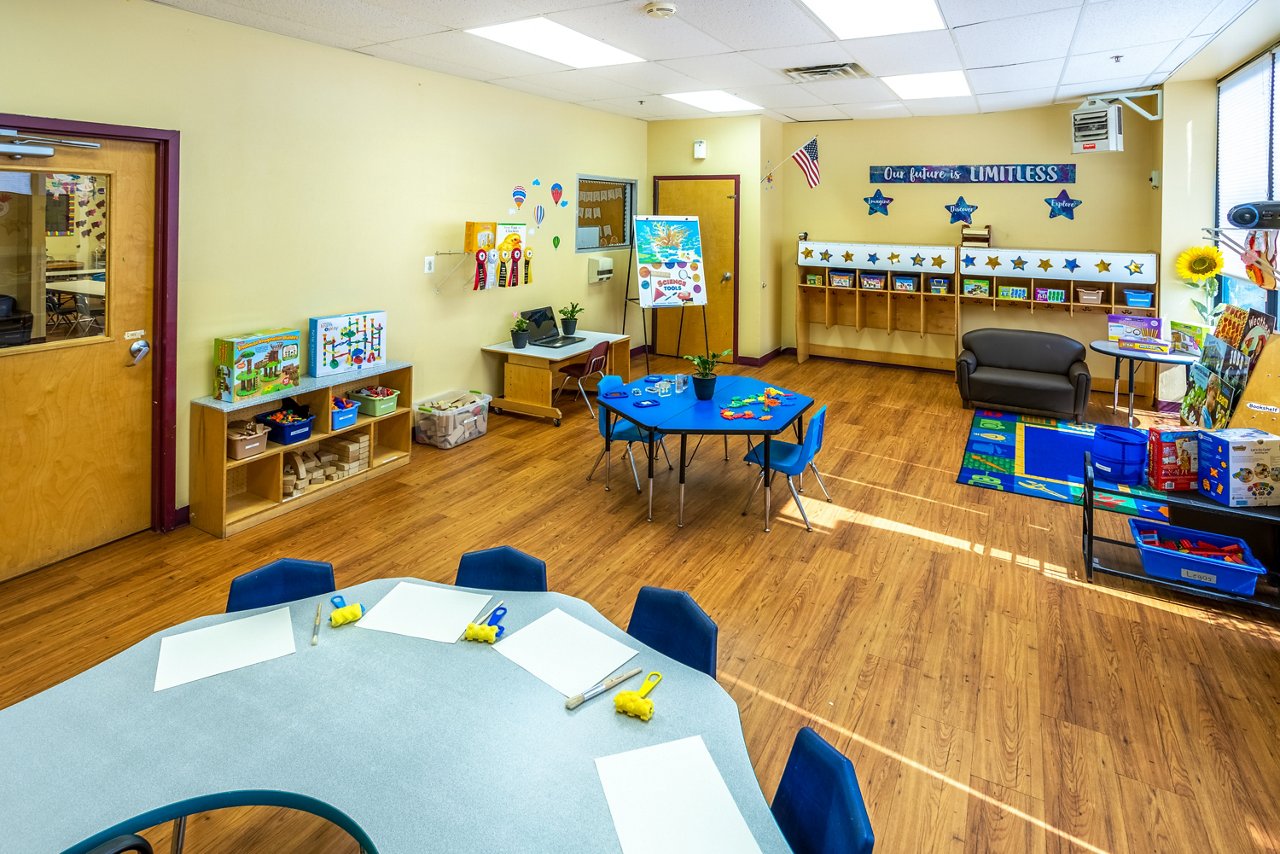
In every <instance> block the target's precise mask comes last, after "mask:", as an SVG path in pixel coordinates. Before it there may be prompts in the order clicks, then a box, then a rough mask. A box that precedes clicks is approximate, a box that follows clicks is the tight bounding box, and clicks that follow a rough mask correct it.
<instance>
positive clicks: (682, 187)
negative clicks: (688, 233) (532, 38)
mask: <svg viewBox="0 0 1280 854" xmlns="http://www.w3.org/2000/svg"><path fill="white" fill-rule="evenodd" d="M738 183H739V179H738V176H736V175H714V176H707V177H704V176H700V175H691V176H663V177H658V178H654V179H653V210H654V213H656V214H664V215H667V216H696V217H698V225H699V229H700V231H701V233H702V258H703V269H704V270H705V271H706V277H707V279H706V280H707V304H706V306H705V307H703V306H690V307H686V308H660V309H654V310H653V311H652V314H653V325H654V334H653V340H654V344H655V351H656V352H657V353H659V354H660V355H664V356H684V355H693V354H698V353H705V352H707V351H708V350H710V351H712V352H715V353H719V352H721V351H723V350H726V349H729V348H733V349H734V351H735V354H736V351H737V339H738ZM704 312H705V318H706V331H705V332H704V331H703V316H704ZM727 361H732V359H730V360H727Z"/></svg>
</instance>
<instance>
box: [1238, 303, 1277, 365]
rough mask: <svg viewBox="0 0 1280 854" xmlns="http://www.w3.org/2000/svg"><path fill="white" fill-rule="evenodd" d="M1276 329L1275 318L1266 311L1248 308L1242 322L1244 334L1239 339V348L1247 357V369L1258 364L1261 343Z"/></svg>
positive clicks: (1264, 342)
mask: <svg viewBox="0 0 1280 854" xmlns="http://www.w3.org/2000/svg"><path fill="white" fill-rule="evenodd" d="M1275 331H1276V319H1275V318H1274V317H1272V316H1271V315H1269V314H1267V313H1266V312H1262V311H1258V310H1257V309H1254V308H1251V309H1249V317H1248V319H1247V320H1245V322H1244V335H1243V337H1242V338H1241V339H1240V350H1241V352H1243V353H1244V355H1245V356H1246V357H1247V358H1248V359H1249V370H1253V366H1254V365H1256V364H1258V357H1259V356H1261V355H1262V345H1264V344H1266V343H1267V338H1269V337H1270V336H1271V334H1272V333H1274V332H1275Z"/></svg>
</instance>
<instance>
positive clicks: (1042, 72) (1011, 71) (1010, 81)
mask: <svg viewBox="0 0 1280 854" xmlns="http://www.w3.org/2000/svg"><path fill="white" fill-rule="evenodd" d="M1063 63H1064V60H1061V59H1044V60H1041V61H1040V62H1019V63H1017V64H1015V65H997V66H995V67H992V68H970V69H969V70H968V71H966V72H965V74H966V75H967V76H968V78H969V85H970V86H972V87H973V91H974V93H975V94H977V95H986V94H991V93H993V92H1015V91H1018V90H1020V89H1037V88H1043V87H1053V86H1057V85H1058V80H1059V79H1061V77H1062V66H1063Z"/></svg>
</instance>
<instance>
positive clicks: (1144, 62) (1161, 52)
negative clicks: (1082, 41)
mask: <svg viewBox="0 0 1280 854" xmlns="http://www.w3.org/2000/svg"><path fill="white" fill-rule="evenodd" d="M1179 44H1180V42H1176V41H1173V42H1161V43H1159V44H1147V45H1141V46H1138V47H1126V48H1122V49H1120V52H1119V53H1112V52H1111V51H1109V50H1105V51H1103V52H1101V53H1077V54H1073V55H1072V56H1069V57H1067V66H1066V68H1065V69H1064V70H1063V72H1062V82H1063V83H1064V84H1066V83H1089V82H1092V81H1094V80H1109V79H1111V78H1113V77H1139V76H1140V77H1146V76H1147V75H1148V74H1150V73H1151V72H1153V71H1155V70H1156V69H1157V68H1159V67H1160V66H1161V65H1162V64H1163V63H1164V60H1165V58H1166V57H1168V56H1169V54H1170V53H1171V52H1172V51H1173V49H1174V48H1176V47H1177V46H1178V45H1179ZM1113 56H1118V57H1120V61H1119V62H1116V61H1115V60H1114V59H1112V57H1113Z"/></svg>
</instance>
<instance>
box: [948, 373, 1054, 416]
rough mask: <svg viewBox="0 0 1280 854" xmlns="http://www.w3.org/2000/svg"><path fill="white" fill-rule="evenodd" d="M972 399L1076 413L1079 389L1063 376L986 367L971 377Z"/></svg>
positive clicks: (981, 401)
mask: <svg viewBox="0 0 1280 854" xmlns="http://www.w3.org/2000/svg"><path fill="white" fill-rule="evenodd" d="M969 396H970V398H971V399H972V400H975V401H978V402H979V403H988V404H996V405H999V404H1004V405H1006V406H1017V407H1019V408H1022V409H1045V410H1049V411H1051V412H1073V411H1074V409H1075V388H1074V387H1073V386H1072V385H1071V382H1070V380H1068V379H1067V378H1066V377H1065V376H1063V375H1061V374H1043V373H1040V372H1038V371H1019V370H1014V369H1012V368H991V367H987V366H985V365H984V366H982V367H980V368H978V369H977V370H975V371H974V372H973V373H972V374H970V375H969Z"/></svg>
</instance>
